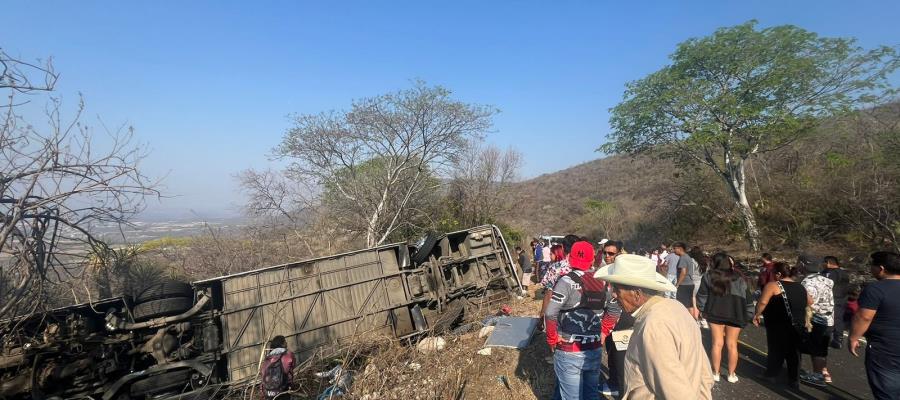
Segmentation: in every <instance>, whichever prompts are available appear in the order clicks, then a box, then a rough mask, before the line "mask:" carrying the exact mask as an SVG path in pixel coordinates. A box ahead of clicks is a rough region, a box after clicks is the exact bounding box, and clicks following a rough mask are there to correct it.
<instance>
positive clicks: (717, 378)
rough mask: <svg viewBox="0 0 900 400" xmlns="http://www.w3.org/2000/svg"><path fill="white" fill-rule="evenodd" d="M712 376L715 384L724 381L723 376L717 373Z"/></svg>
mask: <svg viewBox="0 0 900 400" xmlns="http://www.w3.org/2000/svg"><path fill="white" fill-rule="evenodd" d="M712 376H713V382H719V381H721V380H722V378H721V375H719V374H717V373H715V372H713V374H712Z"/></svg>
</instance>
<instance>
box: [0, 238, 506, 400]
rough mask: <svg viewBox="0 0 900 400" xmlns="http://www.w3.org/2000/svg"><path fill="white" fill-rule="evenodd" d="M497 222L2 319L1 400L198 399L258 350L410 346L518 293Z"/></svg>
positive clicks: (255, 363) (234, 379)
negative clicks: (276, 342) (282, 343)
mask: <svg viewBox="0 0 900 400" xmlns="http://www.w3.org/2000/svg"><path fill="white" fill-rule="evenodd" d="M520 276H521V273H520V272H518V271H516V267H515V264H514V263H513V262H512V257H511V256H510V253H509V249H508V248H507V247H506V244H505V243H504V241H503V238H502V235H501V233H500V230H499V229H498V228H497V227H495V226H480V227H475V228H471V229H467V230H463V231H459V232H453V233H448V234H446V235H439V236H436V235H429V236H428V237H426V238H425V240H424V241H423V242H422V243H421V244H420V245H419V246H410V245H407V244H391V245H385V246H379V247H375V248H371V249H365V250H359V251H354V252H349V253H345V254H339V255H335V256H329V257H322V258H317V259H313V260H307V261H300V262H294V263H289V264H284V265H278V266H273V267H268V268H263V269H258V270H254V271H248V272H242V273H238V274H234V275H229V276H224V277H219V278H213V279H206V280H202V281H198V282H194V283H192V284H187V283H182V282H176V281H161V282H157V283H155V284H153V285H150V286H149V287H147V288H146V289H145V290H143V291H142V292H141V293H140V294H138V295H137V296H134V298H112V299H106V300H102V301H98V302H94V303H90V304H80V305H75V306H70V307H65V308H60V309H57V310H54V311H51V312H48V313H43V314H39V315H30V316H25V317H20V318H14V319H10V320H6V321H3V322H0V335H2V336H0V339H2V342H0V344H2V348H0V398H2V399H25V398H31V399H57V398H58V399H72V398H83V399H103V400H111V399H117V400H118V399H146V398H167V397H183V396H186V395H187V396H195V395H199V394H202V393H203V391H204V390H205V389H207V388H209V387H212V386H211V385H218V384H222V383H225V384H230V385H233V384H239V383H247V382H249V381H252V380H255V379H257V376H258V368H259V365H260V361H261V359H262V355H263V352H264V351H265V350H266V349H265V344H266V341H267V340H268V339H269V338H271V337H273V336H275V335H283V336H284V337H285V338H287V341H288V347H289V348H290V349H292V350H293V351H295V352H296V353H297V356H298V357H299V359H300V360H303V359H305V358H307V357H310V356H311V355H312V354H314V353H316V352H324V353H326V354H327V353H329V352H333V351H336V350H337V349H339V348H340V345H341V343H343V342H345V341H347V340H349V339H351V338H353V337H356V336H361V335H362V336H363V337H365V335H389V336H392V337H395V338H411V337H416V336H419V335H423V334H425V333H427V332H429V331H431V330H442V329H446V328H449V327H450V326H452V325H453V324H454V323H455V322H457V321H458V320H460V319H461V318H462V317H463V316H464V314H465V312H466V311H467V310H471V309H472V308H474V307H483V306H493V305H495V304H498V303H500V302H502V301H504V300H505V299H507V298H508V297H509V296H510V295H511V294H517V293H519V292H520V291H521V290H522V286H521V282H520V281H519V277H520Z"/></svg>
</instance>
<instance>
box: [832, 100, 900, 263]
mask: <svg viewBox="0 0 900 400" xmlns="http://www.w3.org/2000/svg"><path fill="white" fill-rule="evenodd" d="M898 115H900V101H897V100H894V101H893V102H888V103H886V104H884V105H881V106H877V107H869V108H865V109H862V110H859V111H858V112H856V113H854V114H852V115H851V116H850V118H849V119H848V121H847V123H848V124H849V125H850V128H851V129H852V131H853V132H854V133H855V134H856V137H857V138H858V139H857V143H856V144H857V146H854V147H853V148H854V150H855V153H856V154H855V157H854V160H853V162H852V164H850V163H848V164H847V167H846V168H842V169H841V171H840V172H839V174H838V175H837V177H838V179H835V180H833V181H832V182H834V183H835V184H834V186H835V187H836V188H835V192H837V193H838V194H839V195H838V196H835V197H836V201H837V202H839V203H843V204H841V205H843V206H844V207H846V208H845V210H846V212H842V213H840V214H839V215H840V216H841V218H842V219H843V220H844V221H845V222H847V223H848V224H849V225H851V226H853V227H855V228H856V230H857V232H860V233H861V234H863V235H864V236H865V237H866V238H867V239H868V240H870V241H871V242H872V243H875V244H876V245H877V246H879V247H881V246H883V245H890V246H892V247H893V248H894V250H895V251H900V182H898V181H900V161H898V160H897V157H896V156H895V155H896V154H897V152H898V151H900V118H898V117H897V116H898Z"/></svg>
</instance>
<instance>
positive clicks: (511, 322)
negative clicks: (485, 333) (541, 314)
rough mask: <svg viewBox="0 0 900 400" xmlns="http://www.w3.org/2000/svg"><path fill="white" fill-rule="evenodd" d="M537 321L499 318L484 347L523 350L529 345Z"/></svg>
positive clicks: (527, 318) (529, 318) (520, 318)
mask: <svg viewBox="0 0 900 400" xmlns="http://www.w3.org/2000/svg"><path fill="white" fill-rule="evenodd" d="M538 322H539V320H538V319H537V318H531V317H500V318H499V319H498V320H497V321H496V323H495V325H494V329H493V331H492V332H491V335H490V336H489V337H488V339H487V342H485V344H484V345H485V346H487V347H506V348H512V349H524V348H525V347H528V344H529V343H531V338H532V336H534V331H535V329H537V326H538Z"/></svg>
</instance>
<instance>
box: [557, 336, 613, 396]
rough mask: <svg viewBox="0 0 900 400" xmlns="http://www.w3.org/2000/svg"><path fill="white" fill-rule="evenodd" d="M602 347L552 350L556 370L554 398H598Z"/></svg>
mask: <svg viewBox="0 0 900 400" xmlns="http://www.w3.org/2000/svg"><path fill="white" fill-rule="evenodd" d="M602 359H603V349H602V348H599V349H596V350H586V351H580V352H568V351H560V350H557V351H555V352H553V369H554V370H555V371H556V389H555V390H554V391H553V399H554V400H583V399H586V400H599V399H600V392H599V387H600V363H601V360H602Z"/></svg>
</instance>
